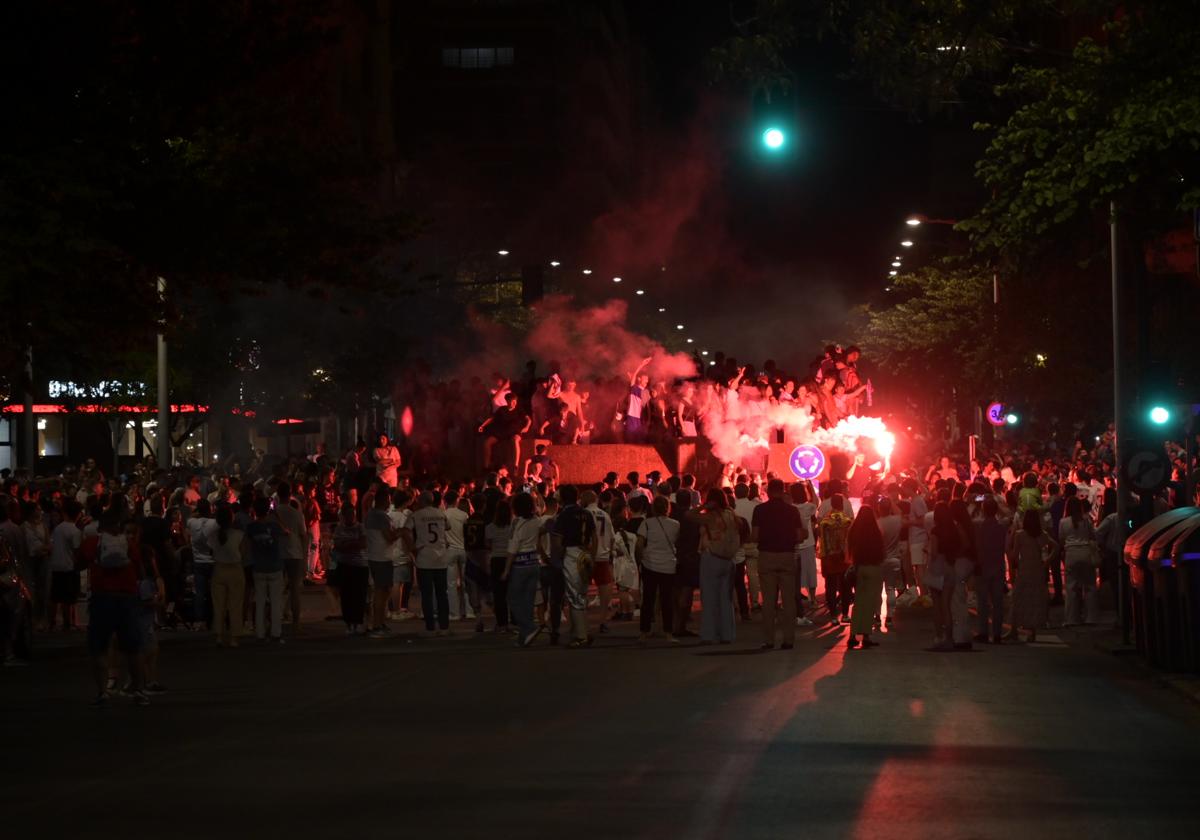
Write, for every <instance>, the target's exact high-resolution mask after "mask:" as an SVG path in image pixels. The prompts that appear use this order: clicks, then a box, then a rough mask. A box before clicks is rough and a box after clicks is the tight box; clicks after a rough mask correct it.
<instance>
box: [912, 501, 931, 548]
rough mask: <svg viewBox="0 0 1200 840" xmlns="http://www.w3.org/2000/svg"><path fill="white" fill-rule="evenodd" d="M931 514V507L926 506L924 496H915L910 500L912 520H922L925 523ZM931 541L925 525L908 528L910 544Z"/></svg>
mask: <svg viewBox="0 0 1200 840" xmlns="http://www.w3.org/2000/svg"><path fill="white" fill-rule="evenodd" d="M928 513H929V506H928V505H927V504H925V497H924V496H913V497H912V498H911V499H909V500H908V515H909V517H910V518H915V519H920V520H921V522H922V523H923V522H924V521H925V517H926V515H928ZM928 540H929V534H928V532H926V530H925V526H924V525H909V526H908V542H909V544H910V545H911V544H913V543H923V542H927V541H928Z"/></svg>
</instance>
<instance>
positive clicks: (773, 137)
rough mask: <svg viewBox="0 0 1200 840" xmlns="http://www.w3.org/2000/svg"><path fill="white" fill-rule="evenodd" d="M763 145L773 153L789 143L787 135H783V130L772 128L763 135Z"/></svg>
mask: <svg viewBox="0 0 1200 840" xmlns="http://www.w3.org/2000/svg"><path fill="white" fill-rule="evenodd" d="M762 141H763V145H764V146H766V147H767V148H768V149H771V150H772V151H775V150H778V149H782V148H783V144H784V143H786V142H787V135H786V134H784V133H783V129H780V128H776V127H774V126H772V127H771V128H768V129H767V130H766V131H764V132H763V134H762Z"/></svg>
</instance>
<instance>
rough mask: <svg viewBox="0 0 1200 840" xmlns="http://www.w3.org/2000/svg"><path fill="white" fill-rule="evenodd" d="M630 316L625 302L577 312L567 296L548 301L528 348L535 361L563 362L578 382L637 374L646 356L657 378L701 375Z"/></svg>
mask: <svg viewBox="0 0 1200 840" xmlns="http://www.w3.org/2000/svg"><path fill="white" fill-rule="evenodd" d="M627 314H628V305H627V304H626V303H625V301H622V300H610V301H608V302H607V303H605V304H602V305H600V306H592V307H588V308H586V309H576V308H575V307H573V306H572V305H571V303H570V301H569V300H568V299H567V298H565V297H557V296H556V297H552V298H547V299H546V300H544V301H543V302H542V303H541V304H539V306H538V308H537V316H536V318H537V320H536V324H535V325H534V327H533V329H532V330H531V331H530V332H529V335H527V336H526V338H525V342H524V344H525V347H526V348H527V349H528V351H529V353H530V355H531V358H536V359H540V360H542V361H557V362H559V363H560V364H561V365H562V368H563V372H564V373H565V374H567V375H568V376H571V377H574V378H590V377H593V376H606V377H607V376H612V375H614V374H626V373H631V372H633V371H634V370H635V369H636V368H637V367H638V365H640V364H641V362H642V360H643V359H646V358H649V359H651V360H652V361H651V363H650V366H649V368H648V370H647V372H648V373H649V374H650V376H651V378H652V379H654V380H658V379H664V380H667V381H671V380H674V379H683V378H687V377H690V376H695V375H696V366H695V364H694V363H693V362H692V359H691V357H690V356H688V355H687V354H686V353H669V352H667V350H665V349H664V348H663V347H662V345H660V344H658V343H657V342H656V341H653V340H652V339H649V338H647V337H646V336H644V335H639V334H638V333H635V332H633V331H632V330H630V329H629V328H628V327H626V326H625V319H626V316H627Z"/></svg>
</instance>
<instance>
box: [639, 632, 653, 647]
mask: <svg viewBox="0 0 1200 840" xmlns="http://www.w3.org/2000/svg"><path fill="white" fill-rule="evenodd" d="M637 640H638V644H639V645H644V644H646V642H648V641H650V634H649V633H639V634H638V638H637Z"/></svg>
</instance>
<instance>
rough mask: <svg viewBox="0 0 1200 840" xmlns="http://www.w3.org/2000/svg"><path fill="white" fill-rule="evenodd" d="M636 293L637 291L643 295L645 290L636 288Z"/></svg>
mask: <svg viewBox="0 0 1200 840" xmlns="http://www.w3.org/2000/svg"><path fill="white" fill-rule="evenodd" d="M637 293H638V294H639V295H644V294H646V290H645V289H638V290H637Z"/></svg>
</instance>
